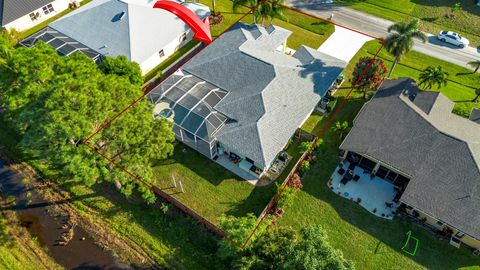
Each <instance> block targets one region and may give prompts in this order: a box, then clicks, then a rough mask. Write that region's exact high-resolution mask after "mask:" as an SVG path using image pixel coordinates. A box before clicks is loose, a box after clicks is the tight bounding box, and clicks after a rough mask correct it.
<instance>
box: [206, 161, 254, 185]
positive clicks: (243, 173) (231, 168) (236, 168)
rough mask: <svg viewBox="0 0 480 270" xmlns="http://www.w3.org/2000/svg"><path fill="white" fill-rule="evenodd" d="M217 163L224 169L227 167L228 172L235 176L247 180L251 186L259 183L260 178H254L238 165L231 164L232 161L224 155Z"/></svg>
mask: <svg viewBox="0 0 480 270" xmlns="http://www.w3.org/2000/svg"><path fill="white" fill-rule="evenodd" d="M215 162H217V163H218V164H220V165H222V166H223V167H225V168H226V169H227V170H229V171H230V172H232V173H234V174H235V175H237V176H239V177H240V178H242V179H244V180H247V181H248V182H249V183H250V184H252V185H254V186H255V185H256V184H257V182H258V178H256V177H255V176H253V175H252V174H250V173H248V172H246V171H244V170H243V169H242V168H240V167H239V166H238V164H233V163H232V162H230V160H229V159H228V158H227V157H225V156H223V155H219V156H218V158H217V160H215Z"/></svg>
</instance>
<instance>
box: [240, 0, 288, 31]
mask: <svg viewBox="0 0 480 270" xmlns="http://www.w3.org/2000/svg"><path fill="white" fill-rule="evenodd" d="M258 3H261V4H260V5H259V6H258V7H257V8H255V9H254V10H253V23H254V24H256V23H257V21H259V20H260V21H261V23H262V25H265V21H266V20H268V19H270V23H271V22H272V19H273V18H279V19H285V16H284V15H283V10H284V9H285V8H284V7H283V6H279V5H277V4H280V5H281V4H283V3H284V0H272V1H263V2H262V0H233V10H237V9H238V8H239V7H242V6H247V7H249V8H253V7H255V6H256V5H257V4H258Z"/></svg>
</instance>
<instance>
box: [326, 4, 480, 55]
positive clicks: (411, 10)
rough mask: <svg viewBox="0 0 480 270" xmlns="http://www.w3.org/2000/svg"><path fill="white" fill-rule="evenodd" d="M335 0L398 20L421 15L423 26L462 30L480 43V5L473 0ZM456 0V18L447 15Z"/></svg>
mask: <svg viewBox="0 0 480 270" xmlns="http://www.w3.org/2000/svg"><path fill="white" fill-rule="evenodd" d="M335 2H337V3H340V4H344V5H347V6H350V7H352V8H354V9H357V10H360V11H363V12H366V13H370V14H372V15H375V16H378V17H381V18H385V19H387V20H391V21H394V22H398V21H404V20H410V19H412V18H419V19H421V20H422V24H421V29H422V30H424V31H426V32H429V33H432V34H437V33H438V32H439V31H440V30H445V29H448V30H452V31H456V32H459V33H460V34H462V35H464V36H465V37H467V38H468V39H470V41H471V46H475V47H476V46H479V45H480V7H478V6H476V5H475V4H474V2H475V1H473V0H397V1H396V0H364V1H361V0H336V1H335ZM455 3H461V5H462V10H461V11H458V12H456V13H455V15H454V17H453V18H447V17H446V15H447V14H450V13H451V8H452V6H453V5H454V4H455Z"/></svg>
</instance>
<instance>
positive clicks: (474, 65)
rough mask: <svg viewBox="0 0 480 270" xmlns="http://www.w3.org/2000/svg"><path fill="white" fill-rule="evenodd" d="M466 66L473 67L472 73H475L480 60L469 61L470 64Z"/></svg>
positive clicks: (479, 66) (479, 65)
mask: <svg viewBox="0 0 480 270" xmlns="http://www.w3.org/2000/svg"><path fill="white" fill-rule="evenodd" d="M467 65H469V66H471V67H473V68H474V69H475V71H474V72H473V73H475V72H477V71H478V69H479V68H480V60H475V61H470V62H468V63H467Z"/></svg>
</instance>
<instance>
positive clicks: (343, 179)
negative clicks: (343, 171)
mask: <svg viewBox="0 0 480 270" xmlns="http://www.w3.org/2000/svg"><path fill="white" fill-rule="evenodd" d="M348 181H350V180H349V179H348V178H347V177H346V176H344V177H343V178H342V180H340V183H341V184H343V185H346V184H347V183H348Z"/></svg>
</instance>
